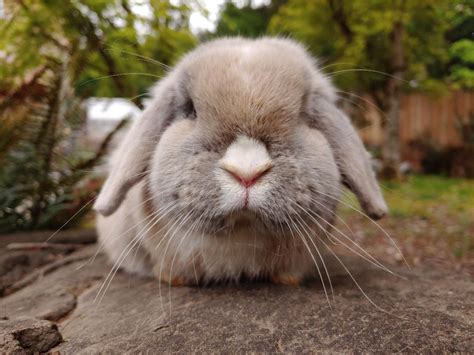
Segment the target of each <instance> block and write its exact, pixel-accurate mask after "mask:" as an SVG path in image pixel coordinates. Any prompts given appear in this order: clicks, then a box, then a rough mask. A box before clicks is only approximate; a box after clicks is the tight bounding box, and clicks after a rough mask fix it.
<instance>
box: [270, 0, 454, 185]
mask: <svg viewBox="0 0 474 355" xmlns="http://www.w3.org/2000/svg"><path fill="white" fill-rule="evenodd" d="M452 4H453V2H452V1H447V0H420V1H409V0H392V1H385V0H375V1H371V2H369V3H368V2H367V1H363V0H355V1H350V2H349V1H343V0H314V1H310V2H308V1H304V0H289V1H288V3H287V4H286V5H285V6H283V7H281V8H280V11H279V12H278V13H277V14H276V15H275V16H274V17H273V18H272V20H271V24H270V30H271V32H272V33H275V34H285V35H291V36H293V37H295V38H296V39H298V40H300V41H302V42H303V43H305V44H307V45H308V47H309V49H310V50H311V51H312V52H313V53H314V55H315V56H317V57H319V58H322V59H323V60H324V61H327V62H331V63H341V64H340V65H341V67H342V69H341V70H339V71H334V73H332V74H330V76H331V77H333V78H334V79H336V82H337V84H338V85H339V86H340V87H342V88H344V89H346V90H349V91H359V92H364V93H367V94H369V95H370V96H371V97H372V98H373V99H374V101H375V103H376V104H377V106H378V107H379V109H380V110H381V111H382V112H384V113H385V120H384V145H383V149H382V156H383V161H384V169H383V174H384V175H385V177H388V178H396V177H397V176H398V165H399V162H400V147H399V115H400V98H401V94H402V92H403V91H407V90H414V89H416V90H431V91H433V90H440V89H441V88H442V87H443V85H444V81H443V80H444V79H445V76H446V68H447V63H448V61H449V56H448V50H447V46H448V43H447V41H446V39H445V34H446V31H447V29H448V28H449V25H450V23H449V16H448V14H449V13H450V12H451V6H452ZM343 63H349V64H343ZM346 65H349V66H350V67H347V66H346ZM331 66H332V65H331ZM343 66H346V67H343ZM334 67H336V66H334ZM334 67H333V68H334ZM440 68H441V69H440ZM342 74H344V75H342Z"/></svg>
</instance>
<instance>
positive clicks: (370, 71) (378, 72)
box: [327, 68, 410, 84]
mask: <svg viewBox="0 0 474 355" xmlns="http://www.w3.org/2000/svg"><path fill="white" fill-rule="evenodd" d="M351 72H367V73H375V74H380V75H385V76H388V77H390V78H394V79H397V80H400V81H402V82H404V83H407V84H409V83H410V82H409V81H408V80H405V79H403V78H400V77H399V76H396V75H392V74H389V73H386V72H383V71H380V70H375V69H366V68H353V69H342V70H338V71H335V72H332V73H330V74H328V75H327V76H328V77H330V78H332V77H333V76H336V75H339V74H343V73H351Z"/></svg>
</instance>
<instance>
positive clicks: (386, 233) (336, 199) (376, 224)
mask: <svg viewBox="0 0 474 355" xmlns="http://www.w3.org/2000/svg"><path fill="white" fill-rule="evenodd" d="M318 193H320V194H321V195H323V196H327V197H329V198H332V199H334V200H335V201H337V202H339V203H341V204H343V205H345V206H347V207H349V208H350V209H352V210H354V211H356V212H358V213H359V214H361V215H362V216H364V217H366V218H367V219H368V220H369V221H370V222H371V223H372V224H374V225H375V226H376V227H377V228H378V229H379V230H380V231H382V233H383V234H384V235H385V236H386V237H387V238H388V239H389V240H390V242H391V243H392V245H393V246H394V247H395V248H396V249H397V251H398V252H399V253H400V255H401V257H402V258H403V261H404V262H405V264H406V266H407V267H408V268H410V265H409V264H408V261H407V260H406V259H405V256H404V255H403V253H402V251H401V250H400V248H399V247H398V245H397V243H396V242H395V240H394V239H393V238H392V237H391V236H390V234H388V232H387V231H386V230H385V229H384V228H383V227H382V226H381V225H380V224H379V223H377V222H376V221H374V220H373V219H372V218H370V217H369V216H368V215H367V214H365V213H364V212H362V211H361V210H359V209H358V208H356V207H354V206H351V205H350V204H348V203H346V202H344V201H342V200H340V199H338V198H335V197H334V196H332V195H330V194H325V193H323V192H321V191H319V192H318Z"/></svg>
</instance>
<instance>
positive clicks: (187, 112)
mask: <svg viewBox="0 0 474 355" xmlns="http://www.w3.org/2000/svg"><path fill="white" fill-rule="evenodd" d="M183 112H184V116H185V117H186V118H187V119H191V120H194V119H196V109H195V108H194V102H193V100H192V99H191V98H189V99H188V100H186V102H185V103H184V106H183Z"/></svg>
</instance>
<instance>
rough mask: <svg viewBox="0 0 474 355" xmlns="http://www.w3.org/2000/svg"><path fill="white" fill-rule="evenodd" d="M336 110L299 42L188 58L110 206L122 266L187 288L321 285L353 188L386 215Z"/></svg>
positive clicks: (213, 49) (206, 49)
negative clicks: (325, 252) (325, 249)
mask: <svg viewBox="0 0 474 355" xmlns="http://www.w3.org/2000/svg"><path fill="white" fill-rule="evenodd" d="M334 100H335V95H334V90H333V88H332V86H331V85H330V83H329V82H328V80H327V79H326V78H325V77H324V76H323V75H322V74H321V73H320V72H319V71H318V70H317V69H316V66H315V64H314V63H313V61H312V60H311V59H310V57H309V56H308V55H307V54H306V52H305V51H304V50H303V49H302V48H301V47H300V46H299V45H297V44H295V43H294V42H291V41H288V40H282V39H268V38H266V39H265V38H264V39H259V40H244V39H225V40H218V41H214V42H210V43H208V44H205V45H202V46H201V47H199V48H198V49H196V50H195V51H193V52H192V53H190V54H189V55H187V56H186V57H185V58H184V59H183V60H182V61H181V63H179V64H178V65H177V66H176V68H175V69H174V70H173V71H172V72H171V73H169V74H168V76H167V77H166V78H165V79H163V80H162V81H161V82H160V83H159V85H158V86H157V88H156V89H155V91H154V99H153V102H152V103H151V104H150V105H149V107H148V108H147V109H146V110H145V112H144V113H143V116H142V118H141V119H139V120H138V121H137V122H135V124H134V126H133V127H132V129H131V131H130V132H129V133H128V135H127V137H126V139H125V141H124V142H123V143H122V145H121V147H120V149H119V151H118V153H117V155H116V159H115V160H114V162H113V168H112V171H111V174H110V176H109V179H108V181H107V183H106V185H105V186H104V188H103V191H102V192H101V195H100V196H99V198H98V201H97V202H96V205H95V207H96V209H97V210H98V211H99V212H100V213H101V214H102V215H103V216H107V217H103V216H101V217H99V221H98V229H99V235H100V239H101V241H102V244H103V245H104V248H105V249H106V251H107V253H108V254H109V256H111V258H112V260H113V261H114V262H116V263H117V265H120V266H122V267H123V268H125V269H127V270H129V271H132V272H138V273H142V274H149V273H151V272H153V274H155V275H156V276H157V277H158V278H159V279H160V280H163V281H168V282H171V283H173V284H192V283H201V282H203V283H208V282H212V281H221V280H238V279H239V278H241V277H243V276H244V277H247V278H251V279H260V278H265V279H271V280H273V281H275V282H281V283H290V284H297V283H299V282H300V281H301V280H302V279H304V278H306V277H311V276H314V275H318V273H319V275H320V273H321V270H320V268H319V266H320V265H317V264H319V263H320V262H321V259H322V255H321V250H322V248H321V244H320V242H321V240H323V239H324V238H326V235H327V233H329V232H330V231H331V224H332V223H333V221H334V213H335V209H336V205H337V200H338V198H339V191H340V185H341V177H343V178H344V182H345V183H346V184H347V185H349V186H350V187H351V188H352V189H353V190H354V192H355V193H356V195H357V196H358V197H359V200H360V201H361V204H362V206H363V208H364V209H365V210H366V211H367V213H368V214H370V215H372V216H374V217H381V216H382V215H383V214H384V213H385V209H386V206H385V203H384V201H383V198H382V196H381V194H380V190H379V188H378V185H377V183H376V181H375V179H374V176H373V173H372V171H371V170H370V164H369V162H368V159H367V153H366V151H365V150H364V148H363V146H362V143H361V142H360V140H359V138H358V137H357V134H356V133H355V131H354V130H353V128H352V127H351V125H350V123H349V121H348V120H347V118H346V117H345V116H344V115H343V114H342V113H341V112H340V111H339V110H338V109H337V108H336V107H335V106H334ZM318 268H319V269H318Z"/></svg>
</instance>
